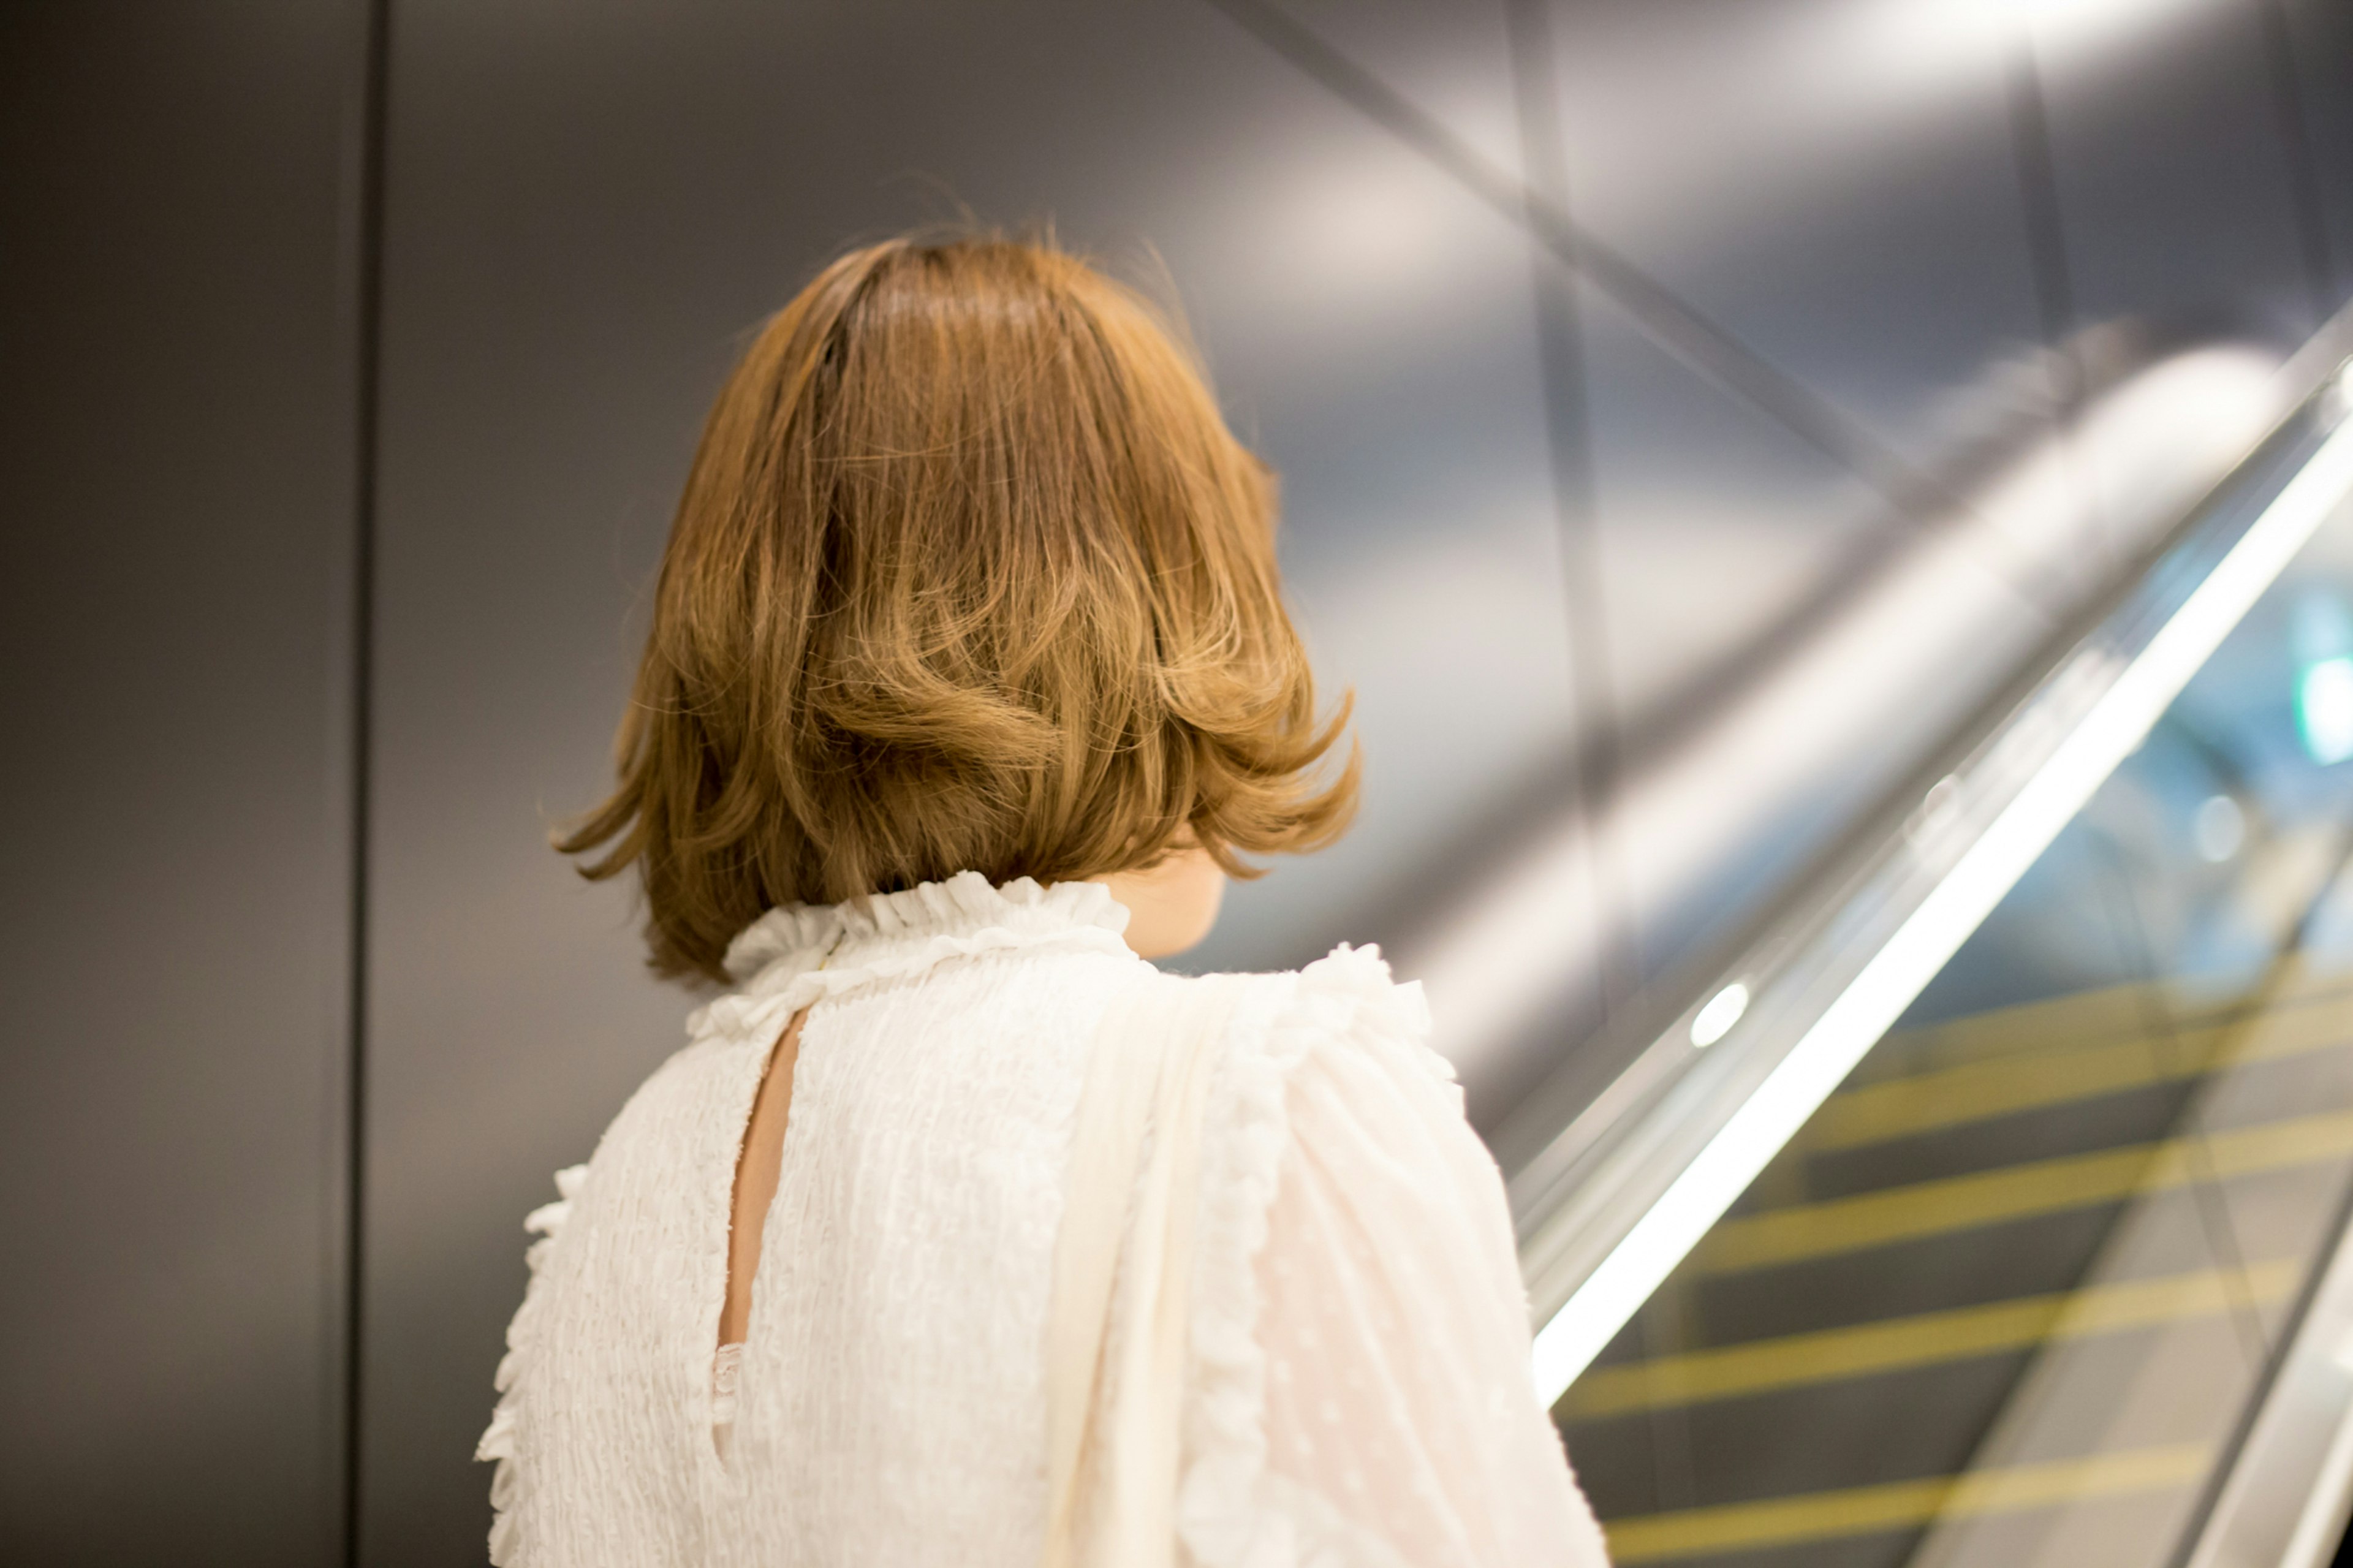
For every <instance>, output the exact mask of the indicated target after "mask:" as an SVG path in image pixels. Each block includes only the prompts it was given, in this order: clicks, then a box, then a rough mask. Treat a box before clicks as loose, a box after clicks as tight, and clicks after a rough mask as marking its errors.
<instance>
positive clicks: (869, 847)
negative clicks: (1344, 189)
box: [556, 238, 1356, 978]
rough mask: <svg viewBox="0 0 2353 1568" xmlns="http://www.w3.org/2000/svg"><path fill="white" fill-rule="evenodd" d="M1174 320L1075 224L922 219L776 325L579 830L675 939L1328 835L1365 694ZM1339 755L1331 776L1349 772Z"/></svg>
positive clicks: (722, 405) (713, 457)
mask: <svg viewBox="0 0 2353 1568" xmlns="http://www.w3.org/2000/svg"><path fill="white" fill-rule="evenodd" d="M1182 342H1183V339H1182V336H1181V333H1179V332H1177V331H1174V330H1173V329H1172V327H1171V326H1170V324H1169V322H1168V321H1166V319H1165V318H1164V317H1163V316H1162V315H1161V314H1160V313H1159V312H1157V311H1156V310H1154V309H1153V308H1152V306H1151V305H1150V304H1148V303H1147V302H1146V301H1145V300H1144V299H1143V298H1142V297H1141V296H1140V295H1138V294H1136V293H1135V292H1134V291H1133V290H1131V289H1126V288H1124V287H1123V286H1121V285H1119V284H1117V283H1114V282H1113V281H1112V280H1110V279H1107V278H1105V277H1104V276H1103V275H1102V274H1101V273H1099V272H1096V271H1094V270H1093V269H1092V268H1089V267H1087V266H1086V265H1084V264H1083V263H1082V262H1080V261H1079V260H1077V259H1075V258H1071V257H1070V256H1068V255H1065V254H1062V253H1060V252H1059V251H1057V250H1054V249H1052V248H1050V247H1045V246H1038V245H1027V244H1017V243H1013V242H1010V241H1006V240H1001V239H996V238H962V239H956V240H954V241H950V242H945V243H936V244H926V243H919V242H917V241H914V240H910V239H897V240H892V241H890V242H888V243H885V244H881V245H877V246H873V247H868V248H865V249H860V250H855V251H852V252H850V253H849V255H846V256H844V257H842V258H840V259H839V260H838V261H836V262H834V263H833V264H832V265H831V266H830V267H828V268H826V269H825V270H824V271H823V272H822V273H820V274H819V275H818V278H817V279H816V281H814V282H812V283H811V284H810V285H809V286H808V287H807V289H803V290H802V291H801V293H800V294H799V296H798V297H797V298H796V299H795V300H793V301H792V302H791V303H790V304H788V305H786V307H785V308H784V310H782V311H780V312H779V313H778V314H777V315H776V317H775V318H774V319H773V320H771V321H769V322H768V323H767V324H766V325H765V328H763V329H762V331H760V332H759V334H758V336H757V338H756V339H755V340H754V342H753V343H752V346H751V348H750V350H749V352H748V353H745V354H744V358H743V361H742V363H739V364H738V365H737V366H736V367H735V370H734V373H733V374H732V375H731V376H730V377H729V378H728V381H727V384H726V386H725V387H724V389H723V391H722V392H721V393H720V395H719V399H718V402H717V404H716V405H714V406H713V407H712V411H711V416H710V419H709V422H708V423H707V424H706V425H705V426H704V428H703V433H702V444H701V446H700V447H699V448H698V450H697V451H696V453H695V457H694V463H693V467H692V468H691V471H690V472H689V474H688V477H687V482H686V491H685V494H684V496H683V497H682V498H681V500H680V503H679V509H678V516H677V519H676V521H675V522H674V523H673V524H672V526H671V529H670V543H669V547H668V550H667V551H666V552H665V554H664V556H663V560H662V567H661V576H660V581H659V586H658V588H657V589H656V592H655V597H654V605H653V626H652V630H651V633H650V635H649V637H648V638H647V641H646V649H645V656H644V660H643V662H642V664H641V665H640V666H639V668H638V678H637V687H636V691H635V694H634V697H633V700H632V701H631V702H630V705H629V708H628V713H627V715H626V717H625V718H624V719H623V721H622V723H621V729H620V735H619V740H618V746H617V750H618V760H619V770H620V784H619V787H618V788H617V790H616V791H615V793H614V794H613V796H612V798H611V799H609V800H607V802H606V803H605V804H604V805H602V806H601V807H599V808H598V809H597V810H596V812H594V813H593V814H592V815H590V816H588V817H587V818H586V820H584V821H583V822H582V823H581V824H580V825H579V826H578V827H577V828H575V830H574V831H572V832H571V833H570V834H569V835H567V836H565V837H560V838H559V839H558V840H557V844H556V847H557V848H559V849H560V850H562V851H564V852H565V853H566V854H573V855H585V854H587V853H588V852H590V851H593V850H597V849H600V848H601V849H602V850H603V853H602V855H601V856H600V857H599V858H596V859H594V860H591V861H589V862H587V863H586V864H584V865H583V866H582V868H581V869H582V872H583V874H584V875H586V876H588V877H592V878H606V877H612V876H615V875H617V874H618V873H620V872H621V871H623V870H625V869H626V868H629V867H631V866H635V867H636V868H638V875H639V877H640V879H641V880H642V884H643V888H644V894H645V901H646V906H647V915H648V921H647V940H648V942H649V945H650V947H651V949H652V962H653V964H654V967H655V968H656V969H658V970H659V971H660V972H662V973H666V974H673V975H683V974H701V975H705V976H710V977H712V978H720V977H722V970H721V960H722V958H723V955H724V953H725V952H726V948H727V943H728V941H729V939H731V938H732V937H733V936H734V935H735V934H736V932H738V931H741V930H742V929H743V928H744V926H746V925H747V924H749V923H750V922H751V921H753V920H754V919H755V918H757V917H758V916H759V915H760V914H761V913H762V912H763V911H765V910H768V909H770V908H772V907H774V906H776V905H778V904H784V903H792V902H805V903H836V902H839V901H841V900H845V899H849V898H851V897H854V896H856V895H860V894H863V893H868V892H881V891H890V890H895V889H902V888H906V887H911V886H913V885H914V884H916V883H918V882H924V881H931V880H936V879H940V878H943V877H946V876H950V875H952V874H954V873H955V872H957V871H961V870H976V871H979V872H981V873H982V874H983V875H985V876H987V878H988V879H990V880H992V881H1004V880H1007V879H1011V878H1015V877H1021V876H1029V877H1034V878H1036V879H1039V881H1041V882H1053V881H1063V880H1071V879H1081V878H1086V877H1098V876H1103V875H1106V874H1108V873H1111V872H1113V871H1119V870H1125V869H1129V868H1136V867H1141V866H1146V865H1149V864H1151V863H1153V862H1154V861H1155V860H1156V859H1158V858H1161V857H1162V856H1164V855H1165V854H1166V853H1167V852H1168V851H1169V850H1170V849H1171V848H1172V847H1176V846H1179V845H1181V844H1183V843H1185V842H1187V839H1188V838H1189V839H1192V840H1198V843H1199V844H1200V845H1201V846H1202V847H1205V848H1206V849H1207V850H1208V853H1209V854H1210V855H1211V856H1213V857H1214V858H1216V859H1217V861H1218V863H1219V865H1220V866H1221V867H1223V868H1225V869H1226V870H1227V871H1228V872H1229V873H1230V874H1232V875H1235V876H1240V877H1250V876H1255V875H1258V874H1259V873H1258V871H1257V870H1256V869H1255V868H1252V867H1250V865H1248V864H1247V863H1246V862H1244V861H1243V860H1241V859H1240V858H1239V857H1240V855H1241V854H1243V853H1264V852H1268V851H1273V850H1305V849H1311V848H1315V847H1320V846H1322V845H1324V844H1325V843H1328V842H1329V841H1330V840H1332V839H1333V838H1335V837H1337V836H1338V835H1339V833H1340V832H1341V830H1342V829H1343V828H1344V827H1345V826H1346V824H1347V820H1348V817H1349V816H1350V814H1351V813H1352V811H1353V809H1354V807H1355V804H1356V756H1355V753H1354V751H1353V748H1352V749H1351V751H1350V752H1349V754H1348V756H1347V757H1346V760H1345V763H1342V764H1341V765H1340V766H1339V768H1338V769H1337V771H1336V773H1330V771H1329V770H1324V769H1320V768H1319V767H1318V764H1319V763H1322V762H1324V761H1325V760H1326V759H1327V757H1328V754H1329V753H1331V752H1332V751H1333V748H1334V745H1335V742H1336V741H1337V740H1338V739H1339V736H1340V734H1341V732H1342V730H1343V727H1344V725H1345V721H1346V717H1347V702H1346V700H1345V699H1344V700H1342V702H1341V703H1340V705H1339V707H1338V709H1337V710H1336V711H1335V712H1334V713H1333V714H1332V715H1331V716H1330V717H1329V718H1328V719H1327V720H1324V721H1319V720H1318V717H1317V714H1316V710H1315V698H1314V685H1313V682H1312V680H1311V678H1310V676H1309V672H1308V668H1307V661H1306V658H1305V655H1304V653H1303V650H1302V648H1301V647H1300V643H1299V638H1298V636H1297V634H1296V633H1295V632H1294V631H1293V628H1292V625H1291V621H1290V619H1289V617H1288V616H1286V615H1285V613H1284V610H1283V606H1282V594H1281V584H1280V581H1279V578H1278V576H1277V573H1276V567H1275V553H1274V539H1273V528H1274V516H1275V506H1274V486H1273V477H1272V475H1271V473H1270V472H1269V471H1268V470H1267V469H1266V468H1265V467H1264V466H1263V465H1261V463H1260V462H1259V461H1258V460H1257V459H1256V458H1254V457H1252V456H1251V455H1250V452H1249V451H1247V450H1246V449H1244V448H1243V447H1242V446H1241V445H1240V443H1239V442H1238V441H1236V440H1235V439H1234V437H1233V436H1232V435H1231V433H1229V431H1228V429H1227V428H1226V425H1225V422H1224V421H1223V419H1222V418H1220V417H1219V412H1218V406H1217V403H1216V400H1215V399H1214V398H1213V397H1212V396H1211V395H1210V393H1209V390H1208V385H1207V384H1206V382H1205V380H1204V378H1203V375H1202V373H1201V371H1200V370H1199V368H1198V365H1197V364H1196V363H1195V361H1194V359H1193V357H1192V356H1191V355H1190V353H1188V352H1187V350H1186V349H1185V348H1183V347H1181V346H1180V344H1181V343H1182ZM1327 773H1329V776H1325V775H1326V774H1327Z"/></svg>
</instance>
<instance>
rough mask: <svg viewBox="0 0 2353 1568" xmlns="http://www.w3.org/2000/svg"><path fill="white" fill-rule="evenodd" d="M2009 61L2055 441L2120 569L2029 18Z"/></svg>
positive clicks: (2013, 155) (2014, 158)
mask: <svg viewBox="0 0 2353 1568" xmlns="http://www.w3.org/2000/svg"><path fill="white" fill-rule="evenodd" d="M2012 26H2013V27H2014V29H2015V32H2014V35H2013V37H2011V39H2010V47H2009V49H2008V51H2007V58H2005V59H2004V60H2003V62H2002V79H2003V88H2004V90H2005V93H2006V95H2007V97H2008V100H2009V104H2008V109H2009V120H2010V160H2011V167H2012V172H2013V173H2014V174H2015V175H2016V177H2017V180H2018V195H2019V206H2020V209H2021V217H2022V218H2023V220H2024V222H2025V226H2026V262H2027V269H2028V272H2029V274H2030V275H2031V279H2032V282H2033V285H2034V313H2035V319H2036V322H2037V324H2038V326H2039V327H2040V329H2041V331H2042V350H2043V353H2044V355H2045V356H2046V357H2045V364H2046V367H2047V370H2048V373H2049V374H2048V377H2047V380H2048V384H2049V386H2050V390H2051V403H2052V408H2051V415H2052V418H2051V426H2052V428H2051V438H2052V442H2053V444H2054V446H2055V447H2056V450H2057V452H2058V455H2059V460H2060V467H2061V468H2062V470H2063V473H2064V475H2065V478H2066V483H2067V486H2068V489H2070V490H2071V491H2072V492H2073V502H2074V504H2075V505H2076V506H2077V507H2078V508H2079V509H2081V510H2083V511H2084V513H2086V514H2087V515H2088V516H2089V520H2090V521H2091V524H2092V526H2093V527H2094V529H2095V530H2096V537H2097V538H2098V539H2100V541H2101V542H2103V543H2104V544H2105V545H2106V547H2107V551H2108V564H2109V565H2110V566H2111V567H2114V566H2116V565H2119V564H2121V560H2120V558H2119V557H2120V552H2118V550H2117V546H2116V540H2115V538H2114V537H2113V536H2112V535H2111V534H2110V533H2109V531H2108V530H2107V528H2106V527H2105V525H2104V523H2103V521H2102V520H2101V519H2100V518H2099V517H2098V515H2097V510H2098V500H2097V496H2096V493H2095V492H2094V489H2093V487H2092V485H2091V483H2090V476H2089V475H2087V474H2086V473H2085V472H2084V465H2083V463H2082V461H2081V458H2082V453H2081V451H2080V449H2079V446H2078V443H2077V441H2076V439H2075V423H2076V417H2077V416H2078V415H2080V414H2081V413H2082V412H2083V408H2084V402H2085V400H2086V397H2087V396H2088V394H2089V390H2090V388H2089V383H2088V379H2087V377H2086V375H2085V372H2084V358H2083V351H2082V346H2081V345H2080V344H2079V343H2078V342H2076V341H2075V332H2076V329H2077V326H2078V322H2077V321H2076V313H2077V305H2076V300H2075V272H2074V265H2073V262H2072V261H2071V259H2070V258H2069V257H2068V255H2067V220H2066V208H2065V206H2064V205H2063V204H2062V203H2061V201H2060V200H2059V163H2058V153H2057V152H2056V151H2055V150H2054V148H2053V145H2052V137H2051V99H2050V93H2049V89H2048V88H2047V86H2046V84H2045V82H2044V80H2043V76H2042V61H2041V59H2040V58H2038V57H2037V55H2036V53H2035V47H2034V36H2033V33H2032V30H2031V24H2030V23H2029V22H2028V21H2027V20H2026V19H2025V18H2023V17H2021V18H2019V19H2017V20H2016V21H2014V22H2013V23H2012Z"/></svg>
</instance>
